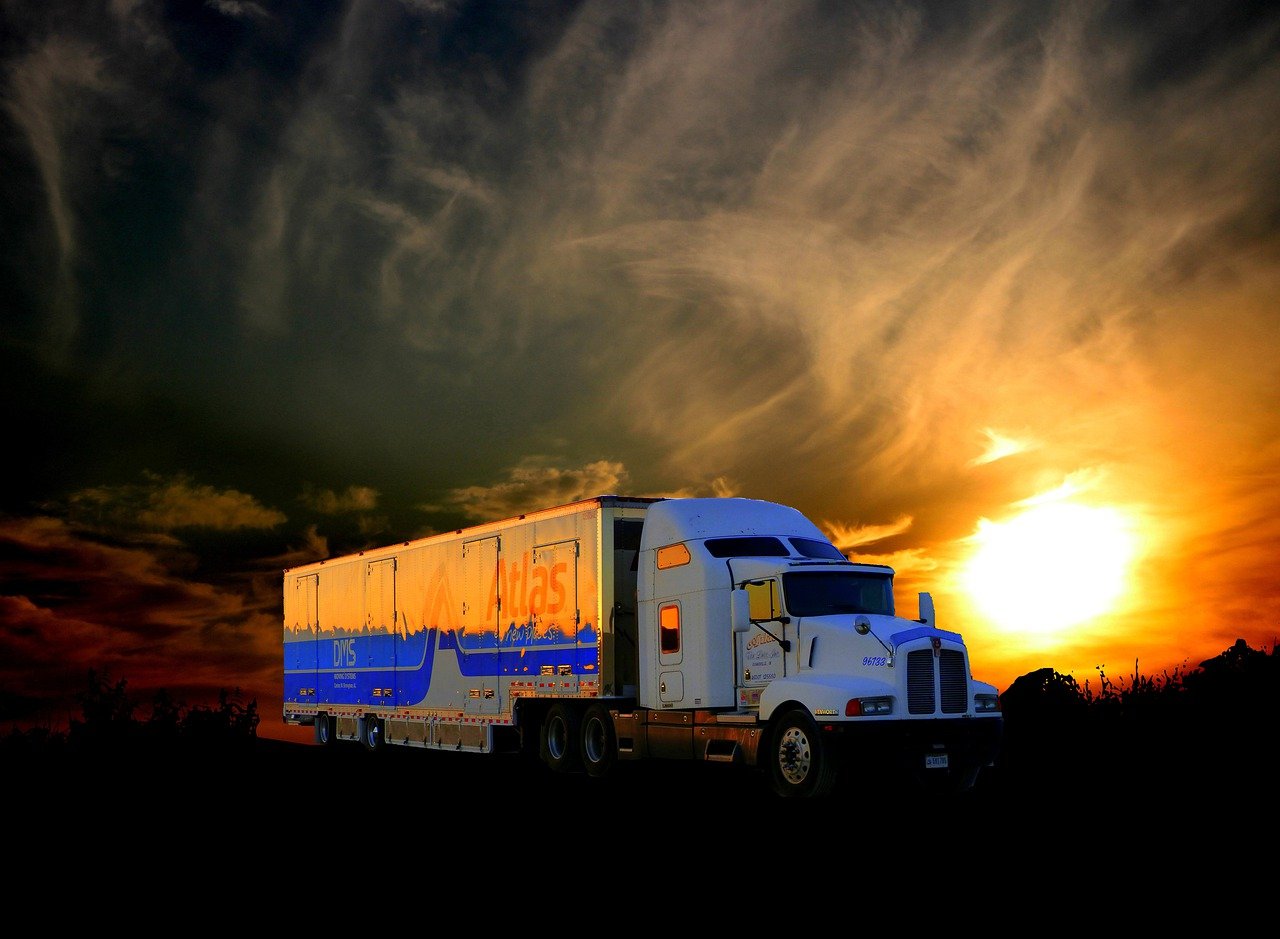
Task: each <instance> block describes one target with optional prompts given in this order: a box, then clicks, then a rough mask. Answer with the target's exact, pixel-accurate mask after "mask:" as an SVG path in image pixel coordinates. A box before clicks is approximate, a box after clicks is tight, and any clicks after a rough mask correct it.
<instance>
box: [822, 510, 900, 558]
mask: <svg viewBox="0 0 1280 939" xmlns="http://www.w3.org/2000/svg"><path fill="white" fill-rule="evenodd" d="M913 521H914V520H913V519H912V518H911V516H910V515H903V516H901V517H899V518H897V519H894V520H893V521H892V522H889V523H887V524H884V525H846V524H843V523H841V522H830V521H828V522H824V523H823V527H824V528H826V530H827V533H828V535H829V536H830V538H831V543H832V544H834V545H835V546H836V547H837V548H839V549H840V550H841V551H843V552H845V553H846V554H847V553H848V552H850V551H852V550H853V549H854V548H859V547H861V546H862V545H866V544H874V543H875V542H877V541H883V540H884V539H886V538H892V537H893V536H894V535H900V534H902V533H903V532H904V531H907V530H908V529H909V528H911V523H912V522H913Z"/></svg>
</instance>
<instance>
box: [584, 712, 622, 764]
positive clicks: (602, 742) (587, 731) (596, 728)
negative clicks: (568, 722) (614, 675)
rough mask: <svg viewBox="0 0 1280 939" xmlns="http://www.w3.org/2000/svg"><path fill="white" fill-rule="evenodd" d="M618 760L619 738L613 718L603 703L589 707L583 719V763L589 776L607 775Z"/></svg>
mask: <svg viewBox="0 0 1280 939" xmlns="http://www.w3.org/2000/svg"><path fill="white" fill-rule="evenodd" d="M617 760H618V739H617V735H616V734H615V733H614V730H613V718H611V717H610V716H609V710H608V708H606V707H605V706H604V705H603V704H593V705H591V707H589V708H587V713H586V716H585V717H583V719H582V765H583V767H584V768H585V769H586V771H587V775H588V776H595V777H601V776H607V775H609V773H610V772H611V771H612V770H613V765H614V763H616V762H617Z"/></svg>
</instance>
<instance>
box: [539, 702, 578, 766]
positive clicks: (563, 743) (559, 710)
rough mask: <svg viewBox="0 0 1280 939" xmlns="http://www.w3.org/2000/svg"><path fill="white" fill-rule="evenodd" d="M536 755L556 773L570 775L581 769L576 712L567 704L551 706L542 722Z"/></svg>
mask: <svg viewBox="0 0 1280 939" xmlns="http://www.w3.org/2000/svg"><path fill="white" fill-rule="evenodd" d="M538 755H539V757H541V759H542V762H543V763H545V764H546V765H547V766H549V767H550V768H551V769H553V770H555V771H556V772H557V773H571V772H574V771H575V770H578V769H580V768H581V767H582V759H581V754H580V750H579V718H578V712H577V711H576V710H574V708H573V707H571V706H570V705H567V704H553V705H551V709H550V710H549V711H547V716H546V717H545V718H544V719H543V721H542V733H541V736H540V740H539V746H538Z"/></svg>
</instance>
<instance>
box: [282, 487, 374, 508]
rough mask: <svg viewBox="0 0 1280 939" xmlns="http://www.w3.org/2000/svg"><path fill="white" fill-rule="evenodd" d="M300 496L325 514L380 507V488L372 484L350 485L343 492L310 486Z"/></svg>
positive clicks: (304, 501)
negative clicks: (375, 487)
mask: <svg viewBox="0 0 1280 939" xmlns="http://www.w3.org/2000/svg"><path fill="white" fill-rule="evenodd" d="M299 498H300V499H301V501H302V502H303V504H304V505H306V506H308V507H309V508H312V509H314V510H315V511H317V512H320V513H321V514H323V515H337V514H339V513H345V512H368V511H371V510H372V509H376V508H377V507H378V490H376V489H374V488H373V487H371V486H348V487H347V488H346V490H344V491H343V492H341V493H339V492H335V491H334V490H332V489H318V490H317V489H311V488H308V489H307V490H305V491H304V492H303V493H302V495H301V496H300V497H299Z"/></svg>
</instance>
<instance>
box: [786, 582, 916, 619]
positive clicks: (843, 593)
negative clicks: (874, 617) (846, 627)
mask: <svg viewBox="0 0 1280 939" xmlns="http://www.w3.org/2000/svg"><path fill="white" fill-rule="evenodd" d="M782 592H783V596H784V598H785V600H786V604H787V612H788V613H790V614H791V615H792V616H825V615H828V614H831V613H881V614H884V615H886V616H892V615H893V578H892V577H891V576H889V575H887V574H868V573H865V572H862V571H795V572H793V573H790V574H783V575H782Z"/></svg>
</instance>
